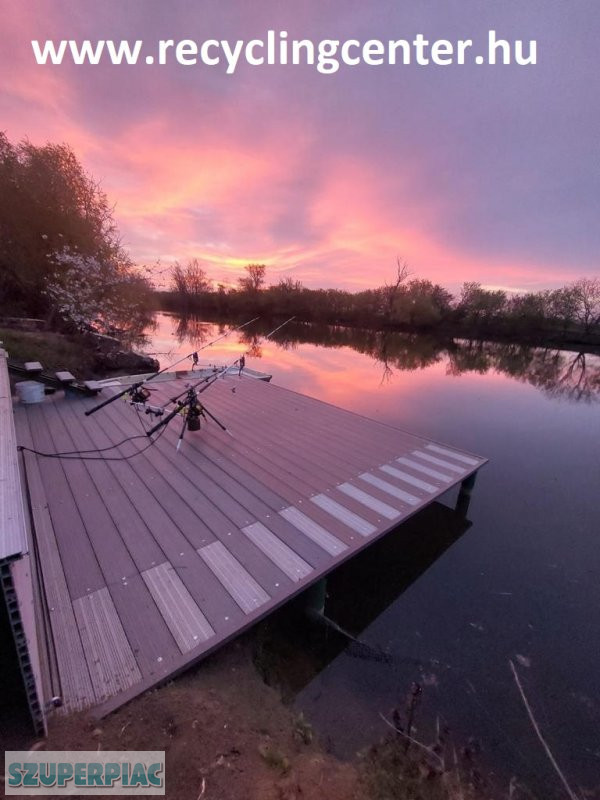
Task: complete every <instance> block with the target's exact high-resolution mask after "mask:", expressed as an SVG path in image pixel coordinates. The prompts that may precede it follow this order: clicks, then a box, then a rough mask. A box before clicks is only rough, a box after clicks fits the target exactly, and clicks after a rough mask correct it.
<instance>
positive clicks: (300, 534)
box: [14, 376, 485, 713]
mask: <svg viewBox="0 0 600 800" xmlns="http://www.w3.org/2000/svg"><path fill="white" fill-rule="evenodd" d="M184 385H185V381H184V380H179V381H177V380H172V381H163V382H160V383H157V384H156V385H153V384H150V385H149V388H150V387H152V388H153V393H152V399H151V400H150V402H151V403H152V404H155V405H156V404H160V403H162V402H165V401H166V400H167V399H168V398H169V397H171V396H173V395H175V394H178V393H179V392H181V391H182V389H183V387H184ZM115 391H116V390H115V389H113V388H105V389H103V391H102V395H101V397H100V399H104V398H105V397H108V396H109V394H110V393H111V392H115ZM201 399H202V402H203V403H205V404H206V406H207V408H208V410H209V411H210V412H211V413H212V414H214V415H216V416H217V417H218V418H219V419H220V420H221V421H222V422H223V423H224V425H225V426H226V427H227V429H228V432H229V433H225V432H223V431H222V430H220V428H219V427H217V425H215V424H214V423H213V422H209V423H208V424H206V425H204V424H203V427H202V430H201V431H199V432H195V433H190V432H186V434H185V437H184V440H183V444H182V447H181V449H180V450H179V451H177V450H176V447H175V445H176V441H177V437H178V436H179V432H180V427H181V424H180V422H179V418H178V417H177V418H176V419H175V420H173V422H172V423H171V424H170V425H169V426H168V427H167V428H166V429H165V430H164V433H163V434H162V435H161V436H160V438H159V439H158V440H157V442H156V443H155V444H153V445H152V446H150V447H148V446H147V445H148V439H147V438H137V439H134V440H133V441H130V442H127V443H125V444H123V445H121V446H119V447H118V448H116V450H105V451H104V452H102V453H95V452H90V453H89V455H90V456H91V457H92V458H99V459H100V460H81V459H80V458H77V457H74V458H72V459H70V458H69V459H56V458H47V457H42V456H38V455H35V454H33V453H31V452H23V453H22V467H23V475H24V478H25V481H24V482H25V486H24V489H25V491H26V492H27V496H28V498H29V508H30V512H31V529H32V536H33V537H34V539H35V544H36V552H37V554H38V561H39V567H40V569H39V574H40V581H41V587H40V595H41V597H42V600H43V606H44V608H45V609H46V610H47V613H46V615H45V623H44V624H45V629H44V630H43V631H41V632H40V636H39V637H38V638H40V639H41V640H43V642H44V643H45V648H46V658H45V659H44V661H45V663H47V668H46V672H47V675H46V684H47V686H46V688H45V689H44V692H45V695H46V696H45V697H44V702H47V700H48V699H49V696H55V697H60V698H61V699H62V704H63V708H64V709H66V710H74V709H81V708H86V707H90V706H94V707H96V708H97V710H98V713H105V712H108V711H110V710H112V709H114V708H116V707H118V706H119V705H121V704H123V703H125V702H126V701H128V700H129V699H130V698H132V697H134V696H136V695H138V694H139V693H141V692H143V691H144V690H146V689H148V688H150V687H152V686H154V685H156V684H157V683H160V682H162V681H164V680H165V679H167V678H169V677H171V676H173V675H175V674H177V673H178V672H180V671H182V670H183V669H185V668H186V667H188V666H189V665H191V664H193V663H194V662H197V661H199V660H200V659H202V658H204V657H205V656H207V655H208V654H209V653H210V652H212V651H213V650H215V649H216V648H218V647H220V646H221V645H222V644H223V643H224V642H226V641H228V640H229V639H231V638H232V637H234V636H236V635H238V634H239V633H241V632H242V631H243V630H245V629H247V628H248V627H249V626H250V625H253V624H254V623H255V622H257V621H258V620H259V619H261V618H263V617H265V616H266V615H268V614H269V613H270V612H271V611H272V610H273V609H275V608H276V607H278V606H280V605H282V604H283V603H286V602H287V601H288V600H290V599H291V598H292V597H293V596H295V595H296V594H298V593H299V592H302V591H303V590H305V589H306V588H307V587H308V586H310V585H311V584H314V583H315V582H317V581H319V580H320V579H322V578H323V577H324V576H325V575H326V574H327V573H329V572H330V571H331V570H333V569H335V568H336V567H337V566H338V565H339V564H340V563H342V562H343V561H345V560H347V559H348V558H350V557H352V556H353V555H355V554H356V553H357V552H359V551H360V550H362V549H363V548H365V547H367V546H368V545H369V544H370V543H371V542H373V541H374V540H376V539H377V538H379V537H381V536H382V535H384V534H385V533H386V532H388V531H389V530H391V529H392V528H395V527H396V526H397V525H398V524H399V523H401V522H402V521H403V520H404V519H406V518H408V517H409V516H411V515H413V514H415V513H416V512H418V511H419V510H420V509H422V508H424V507H425V506H427V505H429V504H430V503H431V502H432V501H433V500H434V499H436V498H437V497H439V496H440V495H442V494H444V493H445V492H447V491H448V490H449V489H451V488H453V487H456V486H457V485H459V484H461V483H463V482H464V481H468V479H469V477H470V476H473V475H474V474H475V473H476V471H477V470H478V469H479V468H480V467H481V466H482V465H483V464H484V463H485V459H483V458H480V457H478V456H475V455H472V454H470V453H465V452H462V451H460V450H457V449H456V448H454V447H450V446H446V445H440V444H437V443H434V442H431V441H428V440H426V439H422V438H419V437H416V436H413V435H411V434H409V433H407V432H405V431H402V430H399V429H397V428H394V427H390V426H388V425H385V424H381V423H378V422H374V421H372V420H370V419H366V418H364V417H361V416H359V415H357V414H354V413H351V412H348V411H343V410H341V409H339V408H336V407H334V406H331V405H328V404H326V403H322V402H320V401H317V400H314V399H311V398H309V397H306V396H303V395H300V394H297V393H295V392H291V391H288V390H286V389H283V388H281V387H278V386H276V385H272V384H269V383H265V382H263V381H258V380H251V379H244V378H238V377H234V376H228V377H225V378H222V379H219V380H217V381H216V383H215V384H214V385H213V386H211V388H210V389H209V390H208V391H207V392H206V393H204V394H202V395H201ZM97 402H98V398H86V397H83V396H77V395H74V394H72V393H68V392H67V393H63V392H58V393H56V394H55V395H53V396H50V397H47V398H46V399H45V401H44V402H43V403H39V404H36V405H24V404H16V405H15V409H14V413H15V421H16V430H17V439H18V442H19V444H21V445H25V446H27V447H30V448H32V449H35V450H39V451H43V452H47V453H55V452H71V451H94V449H98V448H100V449H102V448H107V447H110V446H111V445H114V444H116V443H118V442H121V441H122V440H123V439H125V438H127V437H131V436H136V435H139V436H140V437H143V435H144V430H143V426H146V427H150V425H151V424H153V423H154V422H155V420H154V419H150V418H149V417H147V416H145V415H144V414H141V413H138V412H136V410H135V409H134V408H133V407H132V406H130V405H129V403H127V402H125V401H123V400H119V401H117V402H115V403H112V404H111V405H109V406H107V407H106V408H104V409H102V410H101V411H99V412H97V413H96V414H94V415H92V416H88V417H86V416H84V412H85V411H86V410H88V409H90V408H91V407H93V406H94V405H95V404H96V403H97ZM127 456H132V457H130V458H124V457H127Z"/></svg>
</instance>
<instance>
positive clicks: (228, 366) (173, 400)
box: [162, 316, 296, 411]
mask: <svg viewBox="0 0 600 800" xmlns="http://www.w3.org/2000/svg"><path fill="white" fill-rule="evenodd" d="M293 319H296V317H295V316H293V317H290V318H289V319H286V321H285V322H282V323H281V325H278V326H277V327H276V328H274V329H273V330H272V331H271V332H270V333H267V334H266V335H265V336H261V337H260V339H259V340H258V341H259V343H260V342H261V341H262V340H263V339H270V338H271V336H273V334H274V333H277V331H279V330H281V328H283V326H284V325H287V324H288V322H291V321H292V320H293ZM246 352H248V351H246ZM240 358H244V356H240ZM240 358H236V359H235V361H232V362H231V364H226V365H225V366H224V367H221V368H220V369H218V370H217V371H216V372H214V373H213V374H212V375H208V376H207V377H205V378H201V379H200V380H199V381H198V382H197V383H195V384H194V385H193V386H192V388H193V389H197V388H198V386H201V385H202V384H203V383H208V385H209V386H211V385H212V384H213V383H214V382H215V381H216V380H217V378H220V377H221V375H223V374H224V373H225V372H227V370H228V369H231V367H235V365H236V364H237V363H238V362H239V361H240ZM206 389H208V386H205V387H204V388H203V389H201V390H200V392H204V391H206ZM187 390H188V387H186V388H185V389H184V390H183V391H182V392H180V393H179V394H176V395H175V397H171V398H170V399H169V400H167V402H166V403H165V404H164V405H163V406H162V409H163V411H164V409H165V408H166V407H167V406H168V405H169V404H170V403H176V402H177V401H178V400H179V398H180V397H183V395H184V394H185V393H186V392H187ZM200 392H198V394H200Z"/></svg>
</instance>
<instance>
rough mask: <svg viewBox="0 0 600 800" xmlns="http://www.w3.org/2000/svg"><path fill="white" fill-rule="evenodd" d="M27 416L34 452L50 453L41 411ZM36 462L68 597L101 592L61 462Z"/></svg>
mask: <svg viewBox="0 0 600 800" xmlns="http://www.w3.org/2000/svg"><path fill="white" fill-rule="evenodd" d="M27 416H28V420H29V426H30V430H31V436H32V439H33V441H34V442H35V449H36V450H41V451H43V452H53V451H54V447H53V443H52V439H51V438H50V435H49V434H48V431H47V429H46V425H45V423H44V420H43V419H42V416H41V409H40V408H37V407H36V408H31V409H28V412H27ZM38 463H39V467H40V473H41V476H42V483H43V485H44V492H45V496H46V498H47V502H48V509H49V512H50V517H51V519H52V526H53V528H54V531H55V533H56V540H57V543H58V548H59V550H60V557H61V560H62V563H63V566H64V570H65V576H66V578H67V585H68V587H69V592H70V594H71V598H72V599H75V598H76V597H81V595H84V594H88V593H89V592H93V591H96V590H97V589H102V588H103V587H104V586H105V585H106V581H105V579H104V575H103V574H102V570H101V569H100V565H99V564H98V559H97V557H96V553H95V551H94V548H93V547H92V543H91V542H90V539H89V536H88V533H87V530H86V528H85V525H84V523H83V520H82V518H81V515H80V513H79V509H78V507H77V503H76V502H75V499H74V497H73V494H72V492H71V487H70V486H69V481H68V480H67V477H66V475H65V472H64V469H63V462H62V461H61V460H59V459H54V458H52V459H50V458H40V459H39V460H38Z"/></svg>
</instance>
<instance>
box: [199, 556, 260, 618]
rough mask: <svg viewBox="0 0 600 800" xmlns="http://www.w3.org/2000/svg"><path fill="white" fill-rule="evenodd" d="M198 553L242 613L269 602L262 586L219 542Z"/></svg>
mask: <svg viewBox="0 0 600 800" xmlns="http://www.w3.org/2000/svg"><path fill="white" fill-rule="evenodd" d="M198 552H199V554H200V556H201V557H202V558H203V559H204V561H206V563H207V564H208V566H209V567H210V568H211V570H212V571H213V572H214V574H215V575H216V576H217V578H218V579H219V580H220V581H221V583H222V584H223V586H224V587H225V588H226V589H227V591H228V592H229V594H230V595H231V596H232V597H233V599H234V600H235V602H236V603H237V604H238V605H239V607H240V608H241V609H242V611H244V613H246V614H248V613H249V612H251V611H255V610H256V609H257V608H258V607H259V606H261V605H263V603H266V602H267V601H268V600H269V595H268V594H267V593H266V592H265V590H264V589H263V588H262V586H260V585H259V584H258V583H257V582H256V581H255V580H254V578H253V577H252V575H250V573H249V572H248V570H246V569H244V567H243V566H242V565H241V564H240V562H239V561H237V559H235V558H234V557H233V556H232V555H231V553H230V552H229V550H227V548H226V547H225V546H224V545H223V544H221V542H213V543H212V544H209V545H206V547H203V548H202V549H200V550H199V551H198Z"/></svg>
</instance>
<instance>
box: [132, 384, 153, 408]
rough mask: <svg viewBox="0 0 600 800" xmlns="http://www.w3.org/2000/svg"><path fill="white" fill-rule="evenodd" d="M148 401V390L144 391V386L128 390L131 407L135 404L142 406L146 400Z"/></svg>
mask: <svg viewBox="0 0 600 800" xmlns="http://www.w3.org/2000/svg"><path fill="white" fill-rule="evenodd" d="M149 399H150V389H146V387H145V386H132V387H131V389H130V390H129V402H130V403H131V405H135V404H137V403H139V404H140V405H144V404H145V403H146V400H149Z"/></svg>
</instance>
